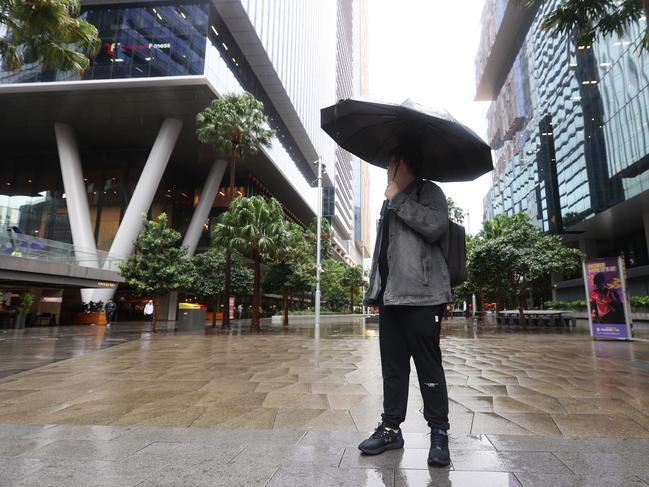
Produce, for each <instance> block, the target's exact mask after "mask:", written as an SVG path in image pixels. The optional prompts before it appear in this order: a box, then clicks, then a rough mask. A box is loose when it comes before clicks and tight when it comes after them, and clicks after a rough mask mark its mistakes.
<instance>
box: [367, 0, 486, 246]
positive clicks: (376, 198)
mask: <svg viewBox="0 0 649 487" xmlns="http://www.w3.org/2000/svg"><path fill="white" fill-rule="evenodd" d="M483 3H484V1H483V0H460V1H458V0H398V1H395V0H368V4H369V6H368V8H369V12H368V16H369V22H368V46H367V48H368V59H369V62H368V70H369V73H368V77H369V83H368V90H369V96H371V97H373V98H379V99H385V100H387V101H394V102H401V101H403V100H404V99H406V98H412V99H413V100H415V101H417V102H419V103H423V104H425V105H429V106H432V107H437V108H444V109H446V110H448V111H449V112H450V113H451V114H452V115H453V116H454V117H455V118H456V119H457V120H458V121H460V122H462V123H463V124H465V125H467V126H468V127H470V128H471V129H473V130H474V131H475V132H476V133H477V134H479V135H480V136H482V137H483V138H485V140H486V119H485V114H486V110H487V107H488V105H489V103H488V102H474V101H473V99H474V97H475V81H474V80H475V73H474V71H475V69H474V59H475V54H476V50H477V47H478V43H479V38H480V29H481V26H480V15H481V13H482V6H483ZM370 168H371V169H370V171H371V173H370V174H371V194H372V198H371V201H372V203H371V204H372V222H375V221H376V218H377V217H378V212H379V211H380V209H381V203H382V201H383V199H384V196H383V192H384V191H385V185H386V176H385V170H382V169H378V168H375V167H374V166H370ZM490 181H491V175H485V176H482V177H481V178H479V179H478V180H476V181H473V182H470V183H451V184H442V185H441V186H442V189H443V190H444V192H445V193H446V195H447V196H450V197H452V198H453V199H454V200H455V201H456V202H457V203H458V204H459V206H461V207H462V208H464V209H465V210H468V211H469V214H470V228H468V230H469V232H470V233H473V234H475V233H477V232H478V231H479V230H480V226H481V223H482V199H483V197H484V195H485V194H486V193H487V191H488V190H489V187H490ZM466 223H467V222H466V221H465V226H466ZM374 228H375V225H374V224H372V229H373V230H374ZM372 238H374V234H373V237H372Z"/></svg>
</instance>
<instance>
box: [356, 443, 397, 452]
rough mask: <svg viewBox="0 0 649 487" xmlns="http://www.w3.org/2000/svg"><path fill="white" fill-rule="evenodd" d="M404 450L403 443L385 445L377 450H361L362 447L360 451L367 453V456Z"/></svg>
mask: <svg viewBox="0 0 649 487" xmlns="http://www.w3.org/2000/svg"><path fill="white" fill-rule="evenodd" d="M401 448H403V442H401V443H388V444H387V445H385V446H384V447H383V448H377V449H376V450H368V449H367V448H361V447H360V446H359V447H358V449H359V450H360V451H362V452H363V453H365V455H379V454H381V453H383V452H384V451H386V450H399V449H401Z"/></svg>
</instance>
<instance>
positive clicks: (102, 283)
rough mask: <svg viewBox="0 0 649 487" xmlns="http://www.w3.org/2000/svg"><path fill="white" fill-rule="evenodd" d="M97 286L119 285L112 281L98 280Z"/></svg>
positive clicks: (110, 286)
mask: <svg viewBox="0 0 649 487" xmlns="http://www.w3.org/2000/svg"><path fill="white" fill-rule="evenodd" d="M97 287H107V288H114V287H117V284H116V283H114V282H110V281H97Z"/></svg>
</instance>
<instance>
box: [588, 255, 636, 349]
mask: <svg viewBox="0 0 649 487" xmlns="http://www.w3.org/2000/svg"><path fill="white" fill-rule="evenodd" d="M584 280H585V282H586V300H587V303H588V313H589V319H590V327H591V328H590V329H591V335H592V337H593V338H602V339H609V340H611V339H612V340H629V339H630V338H631V329H630V323H629V318H630V317H629V316H628V311H627V306H626V302H627V299H626V295H625V294H626V286H625V282H624V269H623V268H622V259H619V258H617V257H614V258H609V259H595V260H589V261H587V262H585V263H584Z"/></svg>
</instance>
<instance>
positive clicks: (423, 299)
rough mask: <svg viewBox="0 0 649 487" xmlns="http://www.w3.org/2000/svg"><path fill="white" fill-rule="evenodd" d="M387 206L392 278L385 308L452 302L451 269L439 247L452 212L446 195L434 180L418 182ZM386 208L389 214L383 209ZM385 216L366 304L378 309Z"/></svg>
mask: <svg viewBox="0 0 649 487" xmlns="http://www.w3.org/2000/svg"><path fill="white" fill-rule="evenodd" d="M420 185H421V188H420ZM387 206H388V207H389V208H390V209H392V210H393V211H391V212H389V213H388V215H389V217H390V226H389V232H390V233H389V236H390V238H389V242H388V249H387V259H388V279H387V283H386V285H385V291H384V294H383V304H385V305H386V306H390V305H392V306H394V305H410V306H434V305H439V304H445V303H449V302H450V301H451V285H450V279H449V274H448V267H447V265H446V259H445V257H444V254H443V253H442V249H441V247H440V243H439V242H438V241H439V239H440V237H442V236H443V235H444V234H445V233H446V232H447V231H448V207H447V205H446V197H445V196H444V193H443V192H442V190H441V189H440V187H439V186H437V185H436V184H435V183H433V182H431V181H421V180H415V181H413V182H412V183H410V184H409V185H408V186H406V187H405V188H404V189H403V190H402V191H401V192H400V193H399V194H397V195H396V196H395V197H394V198H393V199H392V201H390V202H389V203H388V204H387ZM383 208H384V210H385V205H384V207H383ZM381 213H382V214H381V217H382V218H381V219H380V222H379V226H378V229H377V233H376V244H375V246H374V257H373V258H372V270H371V273H370V283H369V287H368V289H367V292H366V293H365V297H364V299H363V302H364V304H366V305H368V306H377V305H378V304H379V302H378V298H379V294H380V292H381V276H380V274H379V262H378V261H379V253H380V250H381V239H382V234H383V225H384V222H383V213H385V211H382V212H381Z"/></svg>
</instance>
